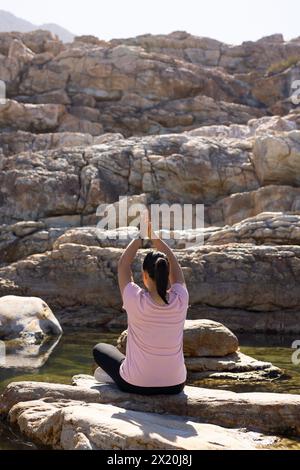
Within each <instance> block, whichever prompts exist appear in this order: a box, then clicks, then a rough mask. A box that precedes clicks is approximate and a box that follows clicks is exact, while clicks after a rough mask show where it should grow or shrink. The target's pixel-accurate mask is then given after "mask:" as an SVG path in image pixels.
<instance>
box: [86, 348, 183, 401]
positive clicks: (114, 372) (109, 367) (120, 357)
mask: <svg viewBox="0 0 300 470" xmlns="http://www.w3.org/2000/svg"><path fill="white" fill-rule="evenodd" d="M93 356H94V359H95V362H96V363H97V364H98V366H100V367H101V369H103V370H104V371H105V372H106V373H107V374H108V375H109V376H110V377H111V378H112V379H113V380H114V381H115V383H116V384H117V386H118V387H119V389H120V390H122V391H123V392H129V393H139V394H140V395H158V394H162V393H164V394H176V393H180V392H182V390H183V389H184V386H185V382H183V383H182V384H179V385H171V386H169V387H139V386H137V385H132V384H130V383H128V382H126V381H125V380H124V379H123V378H122V377H121V375H120V365H121V364H122V362H123V361H124V359H125V356H124V354H122V353H121V352H120V351H119V350H118V349H117V348H116V347H115V346H113V345H112V344H106V343H99V344H97V345H96V346H95V347H94V348H93Z"/></svg>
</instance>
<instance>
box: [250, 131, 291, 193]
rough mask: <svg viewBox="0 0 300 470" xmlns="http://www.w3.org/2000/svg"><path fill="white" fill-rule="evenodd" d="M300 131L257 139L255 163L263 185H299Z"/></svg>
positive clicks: (254, 151)
mask: <svg viewBox="0 0 300 470" xmlns="http://www.w3.org/2000/svg"><path fill="white" fill-rule="evenodd" d="M299 153H300V131H298V130H294V131H291V132H287V133H286V134H284V135H282V136H271V135H265V136H261V137H258V138H257V139H256V140H255V144H254V148H253V163H254V166H255V170H256V173H257V175H258V178H259V180H260V183H261V185H266V184H274V183H275V184H276V183H277V184H278V183H279V184H285V185H290V186H297V185H299V182H300V179H299Z"/></svg>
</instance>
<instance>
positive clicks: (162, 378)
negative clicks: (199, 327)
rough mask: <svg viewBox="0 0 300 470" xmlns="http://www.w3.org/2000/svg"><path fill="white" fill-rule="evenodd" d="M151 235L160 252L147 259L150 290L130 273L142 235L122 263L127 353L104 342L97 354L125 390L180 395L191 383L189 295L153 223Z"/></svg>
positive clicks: (145, 269) (146, 282)
mask: <svg viewBox="0 0 300 470" xmlns="http://www.w3.org/2000/svg"><path fill="white" fill-rule="evenodd" d="M148 234H149V238H150V239H151V241H152V243H153V245H154V247H155V248H156V250H157V251H150V252H149V253H148V254H147V255H146V256H145V258H144V261H143V282H144V285H145V287H146V290H145V289H142V288H140V287H139V286H138V285H137V284H135V282H134V280H133V277H132V272H131V264H132V262H133V260H134V257H135V255H136V252H137V250H138V249H139V248H141V246H142V240H141V239H136V240H132V241H131V242H130V243H129V245H128V246H127V248H126V250H125V251H124V253H123V254H122V256H121V258H120V260H119V263H118V281H119V287H120V291H121V295H122V299H123V307H124V308H125V310H126V312H127V318H128V336H127V345H126V356H124V354H122V353H121V352H120V351H119V350H118V349H117V348H116V347H114V346H112V345H110V344H105V343H100V344H97V345H96V346H95V347H94V349H93V355H94V359H95V361H96V363H97V364H98V365H99V366H100V367H101V369H103V370H104V371H105V372H106V373H107V374H108V375H109V376H110V377H111V378H112V379H113V380H114V381H115V383H116V384H117V386H118V387H119V388H120V389H121V390H123V391H125V392H132V393H139V394H143V395H152V394H161V393H165V394H176V393H180V392H181V391H182V390H183V389H184V385H185V382H186V366H185V363H184V356H183V328H184V322H185V319H186V313H187V308H188V301H189V294H188V291H187V288H186V285H185V281H184V276H183V272H182V269H181V267H180V265H179V263H178V261H177V259H176V257H175V255H174V253H173V252H172V250H171V249H170V248H169V247H168V245H167V244H166V243H165V242H164V241H163V240H161V239H160V238H157V237H156V235H155V234H154V232H153V231H152V228H151V223H149V226H148ZM169 284H170V288H169V289H168V285H169Z"/></svg>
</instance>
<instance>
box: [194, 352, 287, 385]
mask: <svg viewBox="0 0 300 470" xmlns="http://www.w3.org/2000/svg"><path fill="white" fill-rule="evenodd" d="M185 364H186V367H187V371H188V379H189V380H191V381H193V382H195V381H197V380H202V379H214V380H223V381H224V380H226V381H228V380H233V381H238V382H251V383H256V382H267V381H274V380H277V379H281V378H283V377H287V375H286V374H284V373H283V371H281V370H280V369H279V368H278V367H275V366H273V365H272V364H271V363H270V362H263V361H257V360H256V359H253V358H252V357H250V356H247V355H246V354H243V353H241V352H236V353H234V354H230V355H228V356H225V357H186V358H185Z"/></svg>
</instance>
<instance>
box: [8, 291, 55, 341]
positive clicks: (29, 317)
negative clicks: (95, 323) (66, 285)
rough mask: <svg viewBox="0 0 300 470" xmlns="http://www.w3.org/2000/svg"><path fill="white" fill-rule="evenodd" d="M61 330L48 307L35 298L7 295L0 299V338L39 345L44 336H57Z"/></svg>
mask: <svg viewBox="0 0 300 470" xmlns="http://www.w3.org/2000/svg"><path fill="white" fill-rule="evenodd" d="M61 333H62V329H61V327H60V325H59V323H58V321H57V320H56V318H55V316H54V315H53V313H52V311H51V310H50V308H49V307H48V305H47V304H46V303H45V302H44V301H43V300H41V299H38V298H35V297H18V296H13V295H8V296H4V297H1V298H0V336H1V338H2V339H5V340H10V339H21V340H22V341H24V342H28V343H30V344H40V342H41V341H42V340H43V339H44V338H45V337H46V336H59V335H61Z"/></svg>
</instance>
